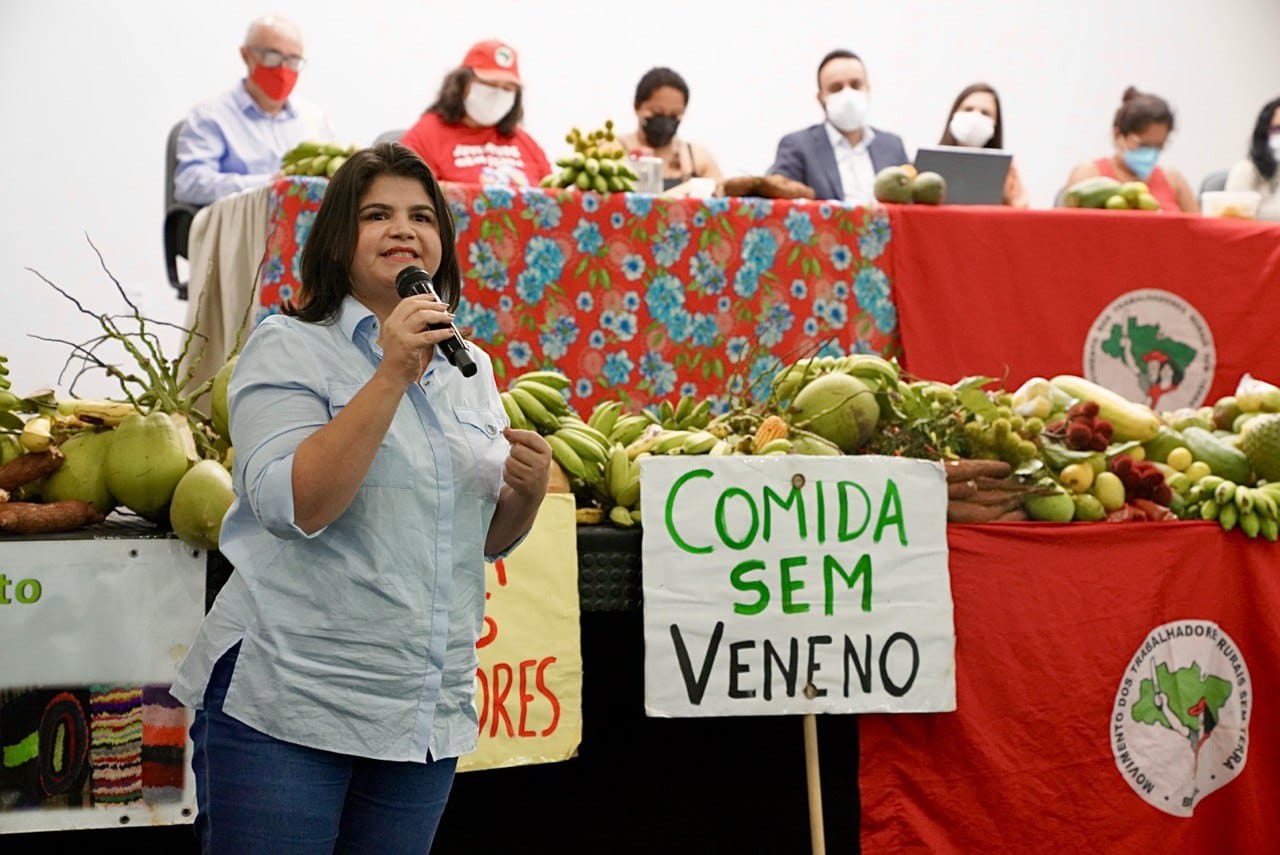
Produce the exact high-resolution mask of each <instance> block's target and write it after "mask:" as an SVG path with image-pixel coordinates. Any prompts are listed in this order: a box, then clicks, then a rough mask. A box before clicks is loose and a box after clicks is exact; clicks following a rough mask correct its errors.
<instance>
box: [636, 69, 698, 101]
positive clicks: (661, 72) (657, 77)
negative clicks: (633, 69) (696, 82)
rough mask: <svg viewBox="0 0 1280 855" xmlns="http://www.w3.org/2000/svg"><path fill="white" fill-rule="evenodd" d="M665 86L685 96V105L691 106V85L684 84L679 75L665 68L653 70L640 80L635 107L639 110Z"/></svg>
mask: <svg viewBox="0 0 1280 855" xmlns="http://www.w3.org/2000/svg"><path fill="white" fill-rule="evenodd" d="M663 86H670V87H671V88H672V89H674V90H676V91H677V92H679V93H680V94H681V95H683V96H684V105H685V106H686V107H688V106H689V84H688V83H685V82H684V78H683V77H681V76H680V75H679V73H677V72H675V71H672V70H671V69H670V68H666V67H664V66H658V67H657V68H651V69H649V70H648V71H646V72H645V73H644V76H643V77H641V78H640V82H639V83H637V84H636V99H635V104H634V105H633V106H635V107H636V108H637V109H638V108H639V107H640V105H641V104H643V103H644V102H645V101H648V100H649V98H650V97H652V96H653V93H654V92H657V91H658V90H659V89H661V88H662V87H663Z"/></svg>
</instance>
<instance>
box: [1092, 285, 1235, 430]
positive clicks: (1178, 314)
mask: <svg viewBox="0 0 1280 855" xmlns="http://www.w3.org/2000/svg"><path fill="white" fill-rule="evenodd" d="M1216 365H1217V353H1216V351H1215V350H1214V346H1213V333H1212V331H1211V330H1210V329H1209V325H1208V324H1207V323H1205V320H1204V318H1203V317H1201V315H1200V313H1199V312H1198V311H1196V309H1195V307H1194V306H1192V305H1191V304H1190V303H1188V302H1187V301H1186V300H1184V299H1182V298H1181V297H1179V296H1178V295H1177V294H1172V293H1170V292H1168V291H1161V290H1159V289H1157V288H1143V289H1140V290H1137V291H1130V292H1128V293H1127V294H1122V295H1121V296H1120V297H1118V298H1116V299H1115V300H1114V301H1112V303H1111V305H1109V306H1107V307H1106V308H1105V309H1103V310H1102V312H1101V314H1099V315H1098V317H1097V318H1096V319H1095V320H1094V322H1093V326H1092V327H1090V329H1089V335H1088V337H1087V338H1086V339H1085V344H1084V376H1085V377H1087V378H1088V379H1089V380H1092V381H1093V382H1094V383H1097V384H1099V385H1100V386H1105V387H1106V388H1108V389H1111V390H1112V391H1114V392H1117V393H1118V394H1121V395H1124V396H1125V397H1126V398H1128V399H1129V400H1131V401H1138V402H1141V403H1144V404H1146V405H1147V406H1149V407H1151V408H1152V409H1157V410H1176V409H1179V408H1180V407H1198V406H1200V405H1201V404H1203V403H1204V401H1205V398H1206V396H1207V395H1208V393H1209V387H1210V386H1211V385H1212V384H1213V371H1214V368H1215V367H1216Z"/></svg>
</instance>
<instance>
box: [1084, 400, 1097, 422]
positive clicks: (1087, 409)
mask: <svg viewBox="0 0 1280 855" xmlns="http://www.w3.org/2000/svg"><path fill="white" fill-rule="evenodd" d="M1098 412H1099V408H1098V402H1097V401H1085V402H1084V414H1085V415H1086V416H1088V417H1089V418H1091V419H1092V418H1097V416H1098Z"/></svg>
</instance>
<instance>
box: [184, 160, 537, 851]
mask: <svg viewBox="0 0 1280 855" xmlns="http://www.w3.org/2000/svg"><path fill="white" fill-rule="evenodd" d="M410 265H412V266H417V267H421V268H423V269H425V270H426V271H427V272H429V273H431V274H433V275H434V277H435V281H436V283H437V285H436V287H437V290H438V292H439V294H440V297H439V299H437V298H436V297H434V296H432V295H414V296H410V297H407V298H405V299H403V300H402V299H401V298H400V297H399V295H398V294H397V292H396V277H397V274H398V273H399V272H400V271H401V270H402V269H403V268H405V267H406V266H410ZM461 281H462V280H461V275H460V272H459V268H458V261H457V256H456V253H455V249H454V230H453V221H452V218H451V215H450V211H449V206H448V204H447V202H446V201H445V199H444V197H443V195H442V194H441V192H440V189H439V186H438V185H437V184H436V181H435V179H434V177H433V176H432V175H431V172H430V170H429V169H428V168H427V166H426V164H425V163H423V162H422V160H421V159H420V158H419V157H418V156H417V155H416V154H414V153H413V152H411V151H410V150H409V149H407V148H404V147H403V146H401V145H399V144H396V143H388V144H384V145H380V146H377V147H375V148H371V149H365V150H363V151H360V152H358V153H356V154H355V155H354V156H353V157H351V159H350V160H348V161H347V163H346V164H344V165H343V167H342V168H341V169H339V170H338V172H337V174H335V175H334V177H333V180H332V182H331V183H330V185H329V188H328V191H327V193H326V194H325V198H324V202H323V203H322V204H321V206H320V210H319V211H318V212H317V214H316V219H315V224H314V226H313V227H312V230H311V233H310V236H309V238H308V240H307V243H306V245H305V246H304V248H303V251H302V283H303V284H302V288H301V293H300V295H299V300H298V307H297V308H296V309H292V310H290V311H287V312H286V313H285V314H284V315H276V316H271V317H268V318H267V319H266V320H264V321H263V322H262V324H261V325H260V326H258V327H257V329H255V330H254V332H253V334H252V335H251V336H250V337H249V339H248V342H247V343H246V345H245V348H244V351H243V352H242V354H241V356H240V358H239V360H238V362H237V364H236V368H235V373H234V374H233V376H232V378H231V384H230V388H229V390H228V404H229V409H230V421H231V437H232V441H233V444H234V446H235V449H236V455H235V471H234V481H235V488H236V501H235V503H234V504H233V505H232V507H231V509H230V510H229V511H228V513H227V516H226V519H225V520H224V522H223V526H222V534H221V542H220V545H219V548H220V550H221V551H222V552H223V554H225V555H226V556H227V558H228V559H229V560H230V561H231V563H232V564H233V565H234V566H235V568H236V570H235V573H234V574H232V576H231V578H230V580H229V581H228V582H227V584H226V585H225V586H224V587H223V589H222V590H221V591H220V592H219V595H218V599H217V601H216V602H215V603H214V605H213V608H212V609H211V610H210V612H209V614H208V615H207V616H206V618H205V621H204V623H203V625H202V626H201V628H200V631H199V633H198V634H197V636H196V639H195V641H194V643H193V644H192V647H191V650H190V653H189V654H188V656H187V658H186V660H185V661H184V662H183V663H182V665H181V667H180V668H179V672H178V677H177V680H176V681H175V682H174V684H173V687H172V690H171V691H172V693H173V695H174V696H175V697H176V698H178V699H179V700H181V701H182V702H183V703H184V704H186V705H188V706H190V707H194V708H196V710H197V712H196V717H195V723H194V724H193V726H192V740H193V743H194V746H195V756H194V760H193V767H194V771H195V777H196V785H197V796H198V802H199V815H198V817H197V820H196V827H197V830H198V832H199V833H200V836H201V839H202V843H203V846H204V851H205V852H207V853H208V852H214V853H219V852H226V853H237V855H243V853H273V855H280V853H311V852H333V851H338V852H345V851H360V852H363V851H369V852H372V851H377V852H380V853H391V852H418V853H421V852H425V851H427V850H428V849H429V848H430V845H431V840H432V838H433V836H434V834H435V829H436V825H437V824H438V822H439V818H440V815H441V813H442V812H443V809H444V804H445V800H446V798H447V796H448V792H449V787H450V784H451V782H452V778H453V772H454V767H455V765H456V762H457V757H458V755H460V754H463V753H465V752H468V751H471V750H472V749H474V748H475V745H476V737H477V729H478V728H477V716H476V712H475V709H474V707H473V705H472V695H473V686H474V679H475V671H476V665H477V657H476V651H475V642H476V639H477V638H478V637H479V635H480V631H481V624H482V621H483V616H484V584H485V580H484V563H483V562H484V560H485V559H486V557H487V558H488V559H489V560H494V559H496V558H497V557H499V556H501V555H504V554H506V552H508V551H509V550H510V549H511V548H513V547H514V546H515V545H516V544H517V543H518V542H519V541H520V539H521V538H522V537H523V536H524V535H525V534H526V533H527V532H528V530H529V527H530V526H531V525H532V523H533V518H534V515H535V514H536V512H537V509H538V506H539V504H540V503H541V500H542V497H543V495H544V494H545V493H546V486H547V475H548V468H549V466H550V461H551V452H550V449H549V447H548V446H547V443H546V440H544V439H543V438H542V437H541V436H539V435H538V434H537V433H534V432H532V431H519V430H513V429H511V428H510V427H509V426H508V424H507V420H506V417H505V414H504V411H503V408H502V404H501V400H500V399H499V397H498V389H497V386H496V383H495V381H494V376H493V367H492V364H491V362H490V360H489V357H488V356H487V355H486V354H485V353H484V352H483V351H482V350H480V349H479V348H477V347H476V346H475V345H473V344H470V343H468V344H467V350H468V352H469V353H470V354H471V356H472V358H473V359H474V361H475V363H476V365H477V366H478V368H479V371H478V372H477V373H476V375H475V376H473V377H464V376H463V374H462V373H461V372H460V371H459V370H458V369H457V368H455V367H454V366H453V365H451V364H450V363H449V362H448V361H447V360H446V358H445V356H444V354H443V353H442V352H441V348H440V347H438V346H437V345H439V344H440V343H441V342H442V341H443V340H444V339H445V338H447V337H450V336H452V335H454V333H453V331H452V328H451V326H450V323H451V321H452V318H453V315H452V313H451V309H452V308H453V307H455V306H456V305H457V302H458V296H459V292H460V289H461ZM436 325H444V327H445V328H444V329H433V328H432V327H433V326H436Z"/></svg>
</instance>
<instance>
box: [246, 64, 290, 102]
mask: <svg viewBox="0 0 1280 855" xmlns="http://www.w3.org/2000/svg"><path fill="white" fill-rule="evenodd" d="M249 79H250V80H252V81H253V82H254V83H255V84H257V86H258V88H259V89H261V90H262V94H264V95H266V96H267V97H268V98H270V99H271V100H272V101H284V100H285V99H287V98H288V97H289V93H290V92H292V91H293V87H294V86H295V85H297V83H298V72H296V71H290V70H289V69H288V68H286V67H285V66H283V65H279V66H276V67H275V68H267V67H266V66H265V65H255V66H254V67H253V72H252V73H251V74H250V75H249Z"/></svg>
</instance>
